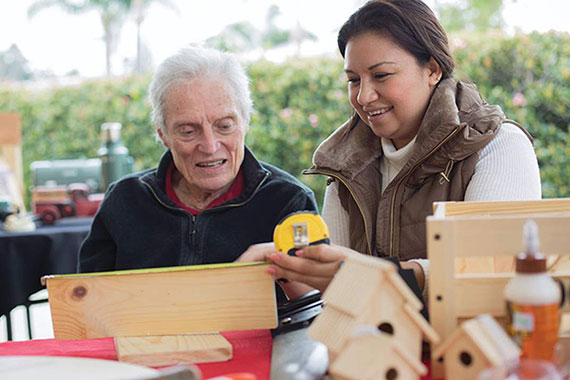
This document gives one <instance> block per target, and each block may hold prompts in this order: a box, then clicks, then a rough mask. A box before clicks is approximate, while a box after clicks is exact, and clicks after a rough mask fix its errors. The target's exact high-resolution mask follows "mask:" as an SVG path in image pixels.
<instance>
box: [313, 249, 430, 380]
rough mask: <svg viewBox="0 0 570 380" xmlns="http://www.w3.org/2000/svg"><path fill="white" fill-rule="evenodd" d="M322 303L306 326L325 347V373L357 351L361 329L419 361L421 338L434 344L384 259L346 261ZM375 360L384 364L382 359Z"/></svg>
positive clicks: (409, 295) (418, 305)
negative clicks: (378, 334)
mask: <svg viewBox="0 0 570 380" xmlns="http://www.w3.org/2000/svg"><path fill="white" fill-rule="evenodd" d="M323 299H324V300H325V302H326V306H325V308H324V310H323V312H322V313H321V314H320V315H319V316H318V317H317V318H316V320H315V321H314V322H313V324H312V325H311V328H310V329H309V336H310V337H311V338H313V339H315V340H318V341H320V342H322V343H324V344H325V345H326V346H327V348H328V352H329V363H330V366H331V368H332V367H333V366H335V361H336V359H339V358H340V357H341V356H342V355H343V353H344V351H345V350H347V349H348V348H349V347H351V350H353V349H355V348H353V346H354V345H356V346H358V344H359V343H358V342H360V341H359V340H357V341H353V338H354V334H355V332H357V331H358V330H359V329H361V328H362V326H374V327H375V328H376V329H377V331H379V332H381V333H383V334H385V335H386V336H389V337H391V338H392V339H393V340H395V341H396V342H397V343H398V345H399V346H401V347H403V350H404V351H405V352H406V353H407V354H409V355H410V357H411V358H414V359H415V360H419V359H420V357H421V349H422V337H423V338H425V339H426V340H427V341H428V342H431V343H434V344H436V343H437V342H438V341H439V337H438V335H437V333H436V332H435V330H433V329H432V328H431V326H430V325H429V324H428V322H427V321H426V320H425V319H424V318H423V317H422V315H421V314H420V310H421V308H422V303H421V301H420V300H418V298H417V297H416V296H415V295H414V293H413V292H412V291H411V290H410V288H409V287H408V286H407V285H406V283H405V282H404V280H402V278H401V277H400V276H399V275H398V272H397V268H396V266H395V265H394V264H392V263H390V262H388V261H386V260H382V259H379V258H375V257H371V256H366V255H351V256H350V257H347V259H346V260H345V262H344V265H343V266H342V268H341V269H340V270H339V271H338V272H337V274H336V275H335V277H334V279H333V281H332V282H331V283H330V285H329V287H328V288H327V290H326V291H325V293H324V294H323ZM376 358H377V360H378V361H387V360H388V359H389V357H388V356H383V355H378V356H376ZM375 368H376V367H375ZM414 378H417V377H414Z"/></svg>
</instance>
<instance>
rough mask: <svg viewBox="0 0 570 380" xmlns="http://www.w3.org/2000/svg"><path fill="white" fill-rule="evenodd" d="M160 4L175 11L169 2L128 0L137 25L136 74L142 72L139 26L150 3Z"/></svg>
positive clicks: (164, 0)
mask: <svg viewBox="0 0 570 380" xmlns="http://www.w3.org/2000/svg"><path fill="white" fill-rule="evenodd" d="M155 2H156V3H160V4H162V5H164V6H166V7H168V8H170V9H172V10H176V6H175V5H174V3H173V2H172V1H170V0H130V1H129V8H130V10H131V12H132V13H133V14H134V17H135V23H136V25H137V62H136V71H137V73H139V74H141V73H142V71H143V68H142V60H141V56H142V39H141V25H142V23H143V22H144V19H145V17H146V11H147V9H148V7H149V6H150V5H151V4H152V3H155Z"/></svg>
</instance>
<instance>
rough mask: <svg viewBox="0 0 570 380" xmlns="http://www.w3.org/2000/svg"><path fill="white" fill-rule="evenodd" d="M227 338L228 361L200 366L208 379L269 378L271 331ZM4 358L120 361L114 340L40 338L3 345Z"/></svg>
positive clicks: (231, 334) (232, 334) (231, 333)
mask: <svg viewBox="0 0 570 380" xmlns="http://www.w3.org/2000/svg"><path fill="white" fill-rule="evenodd" d="M222 335H223V336H225V337H226V339H227V340H229V342H230V343H231V344H232V346H233V358H232V360H229V361H226V362H216V363H205V364H198V367H200V370H201V371H202V375H203V376H204V378H205V379H207V378H209V377H214V376H219V375H223V374H228V373H233V372H250V373H253V374H254V375H256V376H257V378H258V380H267V379H269V373H270V369H271V347H272V339H271V334H270V333H269V330H250V331H228V332H223V333H222ZM0 355H42V356H78V357H84V358H96V359H107V360H117V351H116V349H115V343H114V341H113V338H103V339H85V340H55V339H38V340H28V341H23V342H7V343H2V344H0Z"/></svg>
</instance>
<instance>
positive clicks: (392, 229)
mask: <svg viewBox="0 0 570 380" xmlns="http://www.w3.org/2000/svg"><path fill="white" fill-rule="evenodd" d="M462 128H463V126H462V125H458V126H457V127H455V129H454V130H453V131H451V132H450V133H449V134H448V135H447V136H445V138H444V139H443V140H441V141H440V142H439V144H437V145H436V146H435V147H434V148H433V149H432V150H430V151H429V152H428V153H427V154H426V155H425V156H423V157H422V158H421V159H420V160H418V162H416V164H415V165H414V166H413V167H411V168H410V169H409V170H408V172H407V173H406V175H404V176H402V178H401V179H400V181H399V182H398V184H397V185H396V189H395V190H394V193H393V195H392V203H391V205H390V252H389V256H390V257H392V256H394V214H395V213H396V195H397V194H398V190H399V189H400V186H401V185H402V183H403V182H404V180H405V179H407V178H409V176H410V175H411V174H412V173H413V172H414V170H416V168H417V167H418V166H419V165H420V164H422V163H423V162H424V161H425V160H427V159H428V158H429V157H430V156H431V155H432V154H434V153H435V152H436V151H437V150H438V149H439V148H441V146H442V145H443V144H445V143H446V142H448V141H449V140H450V139H451V138H452V137H453V136H455V135H456V134H457V132H459V131H460V130H461V129H462Z"/></svg>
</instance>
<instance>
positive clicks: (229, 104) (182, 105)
mask: <svg viewBox="0 0 570 380" xmlns="http://www.w3.org/2000/svg"><path fill="white" fill-rule="evenodd" d="M164 126H165V130H164V131H162V130H160V129H159V131H158V134H159V136H160V138H161V140H162V142H163V143H164V145H165V146H166V147H167V148H169V149H170V150H171V151H172V156H173V158H174V165H175V166H176V169H177V170H178V172H179V173H180V174H181V175H182V176H183V178H184V181H185V182H186V183H185V186H186V188H187V189H188V190H190V191H191V192H192V193H193V194H195V195H196V196H211V195H212V194H213V195H215V196H219V195H221V194H223V193H224V192H226V191H227V190H228V189H229V187H230V186H231V184H232V182H233V180H234V179H235V177H236V176H237V174H238V172H239V168H240V166H241V163H242V162H243V157H244V144H245V142H244V140H245V134H246V132H247V129H248V125H247V124H246V121H245V120H244V118H243V117H242V115H241V113H240V112H239V107H238V105H237V103H236V101H235V100H234V97H233V93H232V91H231V89H230V88H229V86H228V85H227V84H226V83H224V82H223V81H221V80H212V79H210V78H207V79H202V78H200V79H195V80H193V81H192V82H189V83H179V84H175V85H173V86H172V87H171V89H170V90H169V92H168V93H167V95H166V98H165V104H164Z"/></svg>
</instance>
